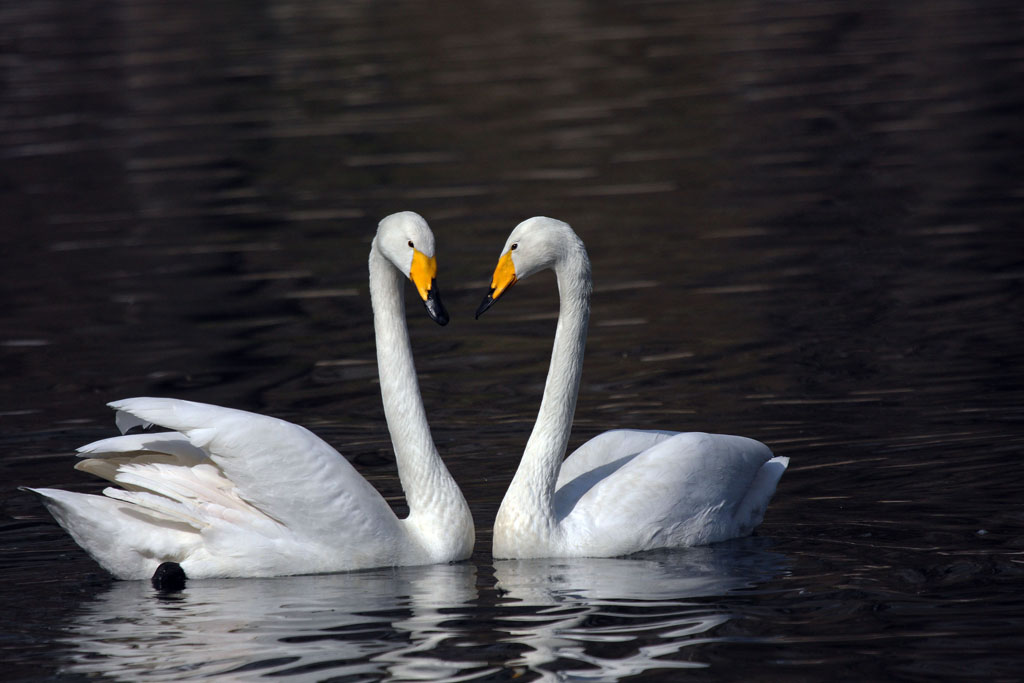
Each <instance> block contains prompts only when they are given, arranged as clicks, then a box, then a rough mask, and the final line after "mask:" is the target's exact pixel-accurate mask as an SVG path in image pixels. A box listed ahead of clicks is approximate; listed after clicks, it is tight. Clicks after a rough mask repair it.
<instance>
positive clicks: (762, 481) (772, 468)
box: [735, 456, 789, 531]
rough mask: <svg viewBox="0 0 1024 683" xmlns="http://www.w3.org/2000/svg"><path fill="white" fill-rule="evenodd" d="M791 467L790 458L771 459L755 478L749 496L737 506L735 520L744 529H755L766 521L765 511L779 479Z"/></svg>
mask: <svg viewBox="0 0 1024 683" xmlns="http://www.w3.org/2000/svg"><path fill="white" fill-rule="evenodd" d="M788 466H789V458H787V457H785V456H775V457H774V458H772V459H770V460H769V461H768V462H766V463H765V464H764V465H762V466H761V469H759V470H758V471H757V475H755V476H754V481H753V482H752V483H751V484H750V488H749V489H748V490H747V494H746V495H745V496H744V497H743V499H742V500H741V501H740V504H739V505H737V506H736V512H735V519H736V521H737V522H738V523H739V524H740V525H741V527H743V528H744V529H749V530H750V531H753V529H754V528H755V527H756V526H757V525H758V524H760V523H761V520H763V519H764V513H765V510H766V509H767V508H768V503H769V501H771V499H772V495H773V494H774V493H775V487H776V486H778V483H779V479H781V478H782V474H783V473H784V472H785V471H786V468H787V467H788Z"/></svg>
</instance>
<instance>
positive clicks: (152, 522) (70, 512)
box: [23, 487, 200, 579]
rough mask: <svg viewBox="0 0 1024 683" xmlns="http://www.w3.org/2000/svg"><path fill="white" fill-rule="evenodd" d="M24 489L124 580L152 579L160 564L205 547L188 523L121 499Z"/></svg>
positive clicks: (88, 551) (60, 491)
mask: <svg viewBox="0 0 1024 683" xmlns="http://www.w3.org/2000/svg"><path fill="white" fill-rule="evenodd" d="M23 490H26V491H31V492H32V493H35V494H37V495H38V496H40V497H41V498H42V501H43V504H44V505H45V506H46V509H47V510H49V512H50V514H51V515H53V517H54V519H56V520H57V523H58V524H60V526H61V527H63V528H64V530H65V531H67V532H68V534H69V535H70V536H71V538H73V539H74V540H75V542H76V543H78V545H80V546H81V547H82V548H83V549H85V551H86V552H87V553H88V554H89V555H90V556H91V557H92V558H93V559H94V560H96V562H98V563H99V564H100V566H102V567H103V568H104V569H106V570H107V571H108V572H110V573H111V574H113V575H114V576H116V577H117V578H119V579H145V578H149V577H150V576H151V575H152V574H153V572H154V571H155V570H156V568H157V566H159V564H160V562H162V561H165V560H171V561H181V560H184V559H185V558H186V557H187V556H188V555H189V553H190V552H191V551H192V550H193V549H194V548H195V547H196V545H197V544H198V543H199V542H200V540H199V538H200V537H199V534H198V533H197V532H196V530H195V529H193V528H191V527H190V526H189V525H188V524H182V523H181V522H178V521H175V520H174V519H173V517H171V516H163V517H161V516H159V515H154V514H151V513H150V514H147V511H145V510H144V509H142V508H140V507H139V506H137V505H132V504H126V503H125V502H123V501H121V500H117V499H115V498H110V497H105V496H97V495H92V494H86V493H76V492H74V491H63V490H60V489H48V488H37V489H36V488H28V487H25V488H24V489H23ZM121 493H125V492H123V491H122V492H121Z"/></svg>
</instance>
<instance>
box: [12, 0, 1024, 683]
mask: <svg viewBox="0 0 1024 683" xmlns="http://www.w3.org/2000/svg"><path fill="white" fill-rule="evenodd" d="M0 25H2V26H3V27H4V28H3V31H2V32H0V60H2V65H3V72H2V73H3V75H2V79H3V80H2V83H3V86H2V90H0V93H2V94H0V158H2V163H0V225H2V232H0V250H2V253H0V269H2V277H0V288H2V289H0V302H2V308H0V357H2V358H3V364H2V368H3V372H2V373H0V383H2V384H0V386H2V394H0V400H2V403H0V445H2V448H3V459H2V460H0V481H2V482H3V485H2V489H0V491H2V515H0V545H2V554H0V569H2V573H3V577H4V581H3V588H2V589H0V624H2V626H0V629H2V631H0V661H2V662H3V667H2V668H3V673H2V674H0V676H3V677H5V678H6V679H8V680H45V679H53V678H63V679H75V678H82V679H84V678H110V679H115V680H131V681H137V680H180V679H196V678H208V677H214V678H217V677H220V678H223V679H224V680H255V679H259V678H263V677H272V678H275V679H283V680H311V681H312V680H326V679H333V680H345V681H357V680H359V681H361V680H379V679H384V678H387V679H395V680H421V679H448V680H468V679H474V678H483V679H489V680H508V679H512V678H516V679H517V680H535V679H538V678H546V679H551V680H577V679H580V680H622V679H627V678H630V677H636V678H640V677H643V678H645V679H650V680H683V679H686V680H690V679H693V680H738V679H754V680H772V681H787V680H794V681H796V680H800V681H805V680H823V679H840V680H884V679H894V680H910V681H932V680H937V679H976V680H984V681H991V680H1016V679H1019V677H1020V671H1021V669H1022V668H1024V655H1022V654H1021V653H1022V652H1024V635H1022V633H1024V507H1022V500H1024V496H1022V491H1024V334H1022V321H1024V303H1022V302H1024V229H1022V225H1021V224H1022V222H1024V221H1022V216H1024V10H1022V9H1021V5H1020V3H1018V2H968V1H967V0H963V1H956V0H940V1H937V2H934V1H933V2H902V3H885V2H870V1H868V2H860V3H852V2H828V1H826V2H753V1H748V2H731V1H726V2H688V3H675V2H643V3H629V4H624V3H607V2H590V3H586V2H573V1H571V0H567V1H560V0H559V1H551V0H547V1H545V2H537V3H531V2H527V3H511V4H510V3H504V4H503V3H470V4H465V3H445V2H438V3H418V2H393V3H373V2H321V1H318V0H311V1H303V2H231V1H225V2H219V3H201V2H196V3H189V2H179V3H163V2H157V1H156V0H114V1H112V2H95V1H89V0H83V1H80V2H69V1H67V2H59V1H55V0H34V1H33V2H31V3H29V2H6V3H2V4H0ZM403 209H411V210H415V211H418V212H420V213H422V214H423V215H424V216H426V217H427V219H428V220H429V221H430V222H431V224H432V226H433V228H434V231H435V233H436V235H437V238H438V244H439V256H440V258H439V261H440V283H441V288H442V291H443V292H444V293H445V294H446V303H447V304H448V308H449V310H450V311H451V313H452V316H453V322H452V324H451V325H449V326H448V327H447V328H444V329H442V328H438V327H436V326H434V325H433V323H431V322H430V321H429V320H427V319H426V317H425V316H424V315H422V312H421V310H419V307H418V306H413V305H410V309H409V314H410V328H411V332H412V336H413V345H414V348H415V353H416V357H417V366H418V369H419V371H420V377H421V383H422V385H423V393H424V400H425V402H426V406H427V412H428V415H429V417H430V419H431V422H432V425H433V428H434V435H435V438H436V440H437V442H438V445H439V449H440V450H441V452H442V454H443V455H444V456H445V458H446V460H447V462H448V463H449V465H450V467H451V468H452V470H453V472H454V474H455V476H456V478H457V479H458V480H459V482H460V484H461V485H462V486H463V489H464V491H465V492H466V495H467V498H468V499H469V501H470V503H471V505H472V507H473V510H474V514H475V517H476V520H477V524H478V527H479V534H478V539H479V540H478V545H477V552H476V554H475V555H474V558H473V560H472V562H469V563H464V564H460V565H454V566H440V567H421V568H406V569H398V570H391V569H387V570H377V571H370V572H360V573H356V574H348V575H338V576H323V577H300V578H291V579H276V580H265V581H263V580H261V581H210V582H191V583H190V584H189V586H188V587H187V589H186V590H185V591H184V592H183V593H181V594H177V595H169V596H161V595H158V594H156V593H155V592H154V591H153V589H152V588H151V587H149V585H148V584H144V583H142V582H132V583H125V582H114V581H112V580H110V579H109V578H108V577H107V576H106V575H105V574H104V573H103V572H102V570H100V569H99V568H98V567H97V566H96V565H95V564H93V563H92V561H91V560H90V559H89V558H88V557H87V556H85V555H84V553H83V552H81V551H80V550H79V549H78V548H77V546H75V545H74V543H73V542H72V541H71V540H70V538H68V537H67V536H66V535H65V534H64V533H63V532H62V531H60V529H59V528H58V527H56V525H55V524H54V523H53V522H52V521H51V520H50V518H49V517H48V516H47V515H46V513H45V511H44V510H43V509H42V508H41V506H40V505H39V504H38V503H37V502H36V501H35V500H34V498H32V497H31V496H29V495H28V494H25V493H22V492H20V491H18V490H17V489H16V488H15V487H16V486H17V485H20V484H32V485H46V486H60V487H64V488H71V489H76V490H83V491H99V490H100V489H101V488H102V485H101V484H99V483H98V482H96V481H93V480H91V479H90V478H89V477H87V476H86V475H84V474H81V473H77V472H75V471H74V470H72V469H71V467H72V464H73V462H74V457H73V449H74V447H76V446H78V445H81V444H83V443H86V442H89V441H91V440H94V439H98V438H101V437H104V436H110V435H112V434H113V433H114V427H113V422H112V415H111V414H110V413H109V411H108V410H107V409H105V408H104V403H105V402H107V401H110V400H113V399H117V398H122V397H127V396H134V395H147V394H151V395H161V396H175V397H180V398H187V399H193V400H199V401H205V402H210V403H218V404H223V405H230V406H234V407H238V408H244V409H248V410H255V411H259V412H263V413H269V414H273V415H276V416H280V417H283V418H286V419H290V420H293V421H296V422H301V423H302V424H305V425H307V426H309V427H311V428H312V429H314V430H315V431H316V432H317V433H318V434H320V435H321V436H322V437H324V438H325V439H327V440H328V441H329V442H330V443H332V444H334V445H335V446H336V447H338V448H339V450H341V451H342V452H343V453H345V454H346V455H347V456H348V457H350V458H351V459H352V460H353V462H354V463H355V464H356V465H357V467H358V468H359V469H360V471H361V472H363V473H364V474H365V475H366V476H367V477H368V478H369V479H370V480H371V481H372V482H373V483H374V484H375V485H376V486H378V487H379V488H380V489H381V490H382V491H383V492H384V493H385V494H386V495H388V496H389V497H391V498H392V499H393V501H394V504H395V506H396V508H397V509H398V510H401V509H402V505H403V503H402V500H401V490H400V488H399V486H398V483H397V480H396V478H395V475H394V469H393V460H392V458H391V455H390V452H389V447H388V446H389V444H388V438H387V435H386V432H385V430H384V424H383V415H382V409H381V407H380V400H379V394H378V393H377V386H376V384H375V373H376V368H375V364H374V350H373V339H372V321H371V317H370V310H369V301H368V293H367V288H366V256H367V253H368V250H369V241H370V239H371V237H372V234H373V230H374V227H375V225H376V222H377V220H379V219H380V218H381V217H382V216H384V215H386V214H388V213H391V212H393V211H397V210H403ZM536 214H547V215H552V216H555V217H558V218H561V219H564V220H566V221H568V222H570V223H571V224H572V225H573V226H574V227H575V228H576V229H577V231H578V232H579V233H580V235H581V236H582V237H583V238H584V240H585V241H586V242H587V245H588V248H589V250H590V255H591V259H592V260H593V263H594V276H595V281H596V295H595V297H594V311H593V316H592V324H591V334H590V342H589V346H588V351H587V364H586V367H585V370H584V376H583V386H582V390H581V396H580V401H579V407H578V409H577V419H576V429H575V432H574V437H573V444H574V445H575V444H577V443H579V442H581V441H582V440H584V439H585V438H588V437H590V436H592V435H594V434H596V433H598V432H600V431H603V430H604V429H607V428H610V427H621V426H626V427H638V428H645V427H650V428H668V429H680V430H686V429H699V430H706V431H720V432H726V433H739V434H744V435H747V436H751V437H755V438H759V439H761V440H763V441H765V442H766V443H768V444H769V445H770V446H771V447H772V448H773V449H774V450H775V451H776V452H777V453H778V454H784V455H788V456H790V457H791V458H792V465H791V467H790V469H789V471H788V472H787V474H786V476H785V477H784V478H783V480H782V482H781V485H780V487H779V491H778V493H777V495H776V498H775V500H774V501H773V503H772V505H771V507H770V508H769V512H768V515H767V518H766V520H765V523H764V524H763V526H762V527H761V528H760V530H759V532H758V535H757V536H756V537H755V538H752V539H746V540H742V541H737V542H732V543H726V544H723V545H721V546H716V547H712V548H699V549H691V550H684V551H676V552H670V553H661V554H655V555H653V556H650V557H642V558H630V559H615V560H597V561H593V560H591V561H571V562H565V561H543V562H523V563H517V562H498V563H495V562H492V560H491V559H490V553H489V548H490V526H491V524H492V522H493V518H494V514H495V512H496V510H497V506H498V503H499V502H500V499H501V496H502V494H503V492H504V489H505V486H506V485H507V482H508V481H509V479H510V478H511V475H512V473H513V471H514V469H515V467H516V464H517V458H518V454H519V453H520V452H521V449H522V446H523V444H524V442H525V437H526V434H527V432H528V430H529V427H530V425H531V424H532V421H533V417H534V415H535V412H536V408H537V404H538V401H539V395H540V387H541V385H542V382H543V379H544V373H545V371H546V369H547V356H548V353H549V351H550V341H551V335H552V333H553V329H554V322H553V321H554V317H553V316H554V312H555V291H554V287H553V280H552V279H551V278H550V277H541V276H538V277H537V278H535V280H532V281H531V282H530V283H525V284H522V285H520V287H521V289H520V287H517V288H516V291H515V293H514V295H512V296H510V297H508V300H507V301H503V302H502V304H501V306H500V307H497V308H495V310H494V311H492V312H491V313H488V315H487V316H486V317H485V318H483V319H482V320H480V321H479V322H475V321H473V319H472V315H471V313H472V311H473V309H474V308H475V306H476V304H477V303H478V302H479V298H480V296H481V295H482V293H483V288H484V285H485V283H486V281H487V279H488V277H489V275H490V272H491V268H492V267H493V264H494V261H495V259H496V257H497V256H498V251H499V249H500V247H501V245H502V244H503V242H504V239H505V237H506V235H507V234H508V232H509V231H510V230H511V229H512V227H513V226H514V225H515V224H516V223H517V222H519V221H520V220H522V219H524V218H526V217H529V216H532V215H536Z"/></svg>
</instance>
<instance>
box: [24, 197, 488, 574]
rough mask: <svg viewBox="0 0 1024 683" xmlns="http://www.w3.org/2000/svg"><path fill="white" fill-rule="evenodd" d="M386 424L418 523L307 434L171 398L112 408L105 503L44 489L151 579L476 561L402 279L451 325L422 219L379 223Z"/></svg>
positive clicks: (106, 559)
mask: <svg viewBox="0 0 1024 683" xmlns="http://www.w3.org/2000/svg"><path fill="white" fill-rule="evenodd" d="M369 269H370V298H371V301H372V306H373V316H374V329H375V332H376V342H377V364H378V369H379V373H380V388H381V396H382V398H383V402H384V414H385V417H386V418H387V423H388V429H389V430H390V432H391V441H392V444H393V446H394V450H395V458H396V460H397V463H398V475H399V478H400V479H401V481H402V487H403V488H404V490H405V495H406V500H407V502H408V506H409V515H408V517H406V518H405V519H398V518H397V517H396V516H395V514H394V512H393V511H392V510H391V507H390V506H389V505H388V504H387V502H386V501H385V500H384V498H383V497H382V496H381V495H380V493H378V492H377V490H376V489H374V488H373V487H372V486H371V485H370V484H369V483H368V482H367V481H366V480H365V479H364V478H363V477H362V476H360V475H359V473H358V472H356V470H355V469H354V468H353V467H352V465H350V464H349V462H348V461H347V460H345V458H344V457H342V456H341V455H340V454H339V453H338V452H337V451H335V450H334V449H333V448H331V447H330V446H329V445H327V444H326V443H325V442H324V441H322V440H320V439H319V438H317V437H316V436H314V435H313V434H312V433H311V432H309V431H308V430H306V429H304V428H303V427H300V426H298V425H294V424H291V423H289V422H284V421H283V420H279V419H276V418H273V417H267V416H264V415H257V414H254V413H248V412H244V411H240V410H233V409H230V408H220V407H217V406H212V405H206V404H202V403H192V402H190V401H180V400H174V399H165V398H133V399H127V400H124V401H116V402H114V403H111V404H110V405H111V406H112V407H114V408H116V409H117V410H118V411H120V412H119V413H118V415H117V418H118V426H119V427H121V429H122V431H126V430H127V429H128V428H130V427H132V426H135V425H139V424H156V425H160V426H162V427H166V428H168V429H171V430H173V431H171V432H162V433H143V434H130V435H127V436H120V437H114V438H110V439H105V440H102V441H98V442H96V443H93V444H90V445H87V446H83V447H82V448H80V449H79V451H80V452H81V453H82V454H83V455H85V456H88V458H89V459H88V460H84V461H82V462H80V463H78V465H77V466H76V468H77V469H80V470H84V471H86V472H90V473H92V474H95V475H98V476H100V477H103V478H105V479H108V480H110V481H112V482H114V483H116V484H120V486H121V488H116V487H109V488H107V489H105V490H104V492H103V493H104V494H105V496H98V495H86V494H81V493H72V492H69V491H62V490H58V489H45V488H44V489H29V490H34V491H35V492H36V493H38V494H39V495H40V496H42V498H43V502H44V503H45V504H46V507H47V508H49V510H50V512H51V513H52V514H53V516H54V517H56V519H57V521H58V522H59V523H60V525H61V526H63V527H64V529H66V530H67V531H68V533H70V534H71V536H72V537H73V538H74V539H75V541H77V542H78V544H79V545H81V546H82V547H83V548H85V550H86V551H87V552H88V553H89V554H90V555H92V557H93V558H94V559H95V560H96V561H97V562H99V563H100V564H101V565H102V566H103V567H104V568H105V569H106V570H107V571H109V572H110V573H111V574H113V575H114V576H116V577H118V578H122V579H141V578H148V577H150V576H151V575H152V574H153V572H154V570H155V569H156V568H157V566H158V565H160V564H161V563H162V562H164V561H169V562H176V563H178V564H180V566H181V568H182V569H184V571H185V574H186V575H187V576H188V577H189V578H206V577H239V576H276V575H286V574H312V573H322V572H337V571H346V570H352V569H362V568H367V567H379V566H389V565H417V564H430V563H435V562H448V561H453V560H461V559H465V558H467V557H469V555H470V553H471V552H472V548H473V542H474V530H473V519H472V516H471V515H470V512H469V506H468V505H467V504H466V500H465V498H463V496H462V492H461V491H460V490H459V487H458V485H457V484H456V483H455V480H454V479H452V477H451V475H450V474H449V472H448V470H447V469H446V468H445V466H444V463H443V462H442V461H441V458H440V456H439V455H438V453H437V449H436V448H435V446H434V441H433V439H432V438H431V435H430V427H429V426H428V425H427V418H426V414H425V413H424V409H423V401H422V399H421V397H420V391H419V385H418V383H417V380H416V370H415V368H414V367H413V359H412V351H411V349H410V345H409V333H408V330H407V329H406V324H405V305H404V293H403V288H402V283H403V280H404V278H405V277H408V278H409V279H411V280H412V282H413V284H414V285H415V286H416V289H417V291H418V292H419V295H420V297H422V299H423V301H424V303H425V304H426V307H427V312H428V313H429V314H430V317H431V318H433V319H434V320H435V321H436V322H438V323H440V324H442V325H444V324H446V323H447V322H448V314H447V312H446V311H445V310H444V306H443V305H442V304H441V300H440V296H439V294H438V290H437V286H436V283H435V281H434V277H435V273H436V272H437V262H436V260H435V258H434V235H433V234H432V233H431V231H430V228H429V227H428V226H427V223H426V221H424V220H423V218H421V217H420V216H419V215H417V214H415V213H411V212H403V213H397V214H393V215H391V216H388V217H387V218H385V219H384V220H382V221H381V222H380V225H379V227H378V230H377V235H376V237H375V238H374V240H373V245H372V246H371V248H370V263H369Z"/></svg>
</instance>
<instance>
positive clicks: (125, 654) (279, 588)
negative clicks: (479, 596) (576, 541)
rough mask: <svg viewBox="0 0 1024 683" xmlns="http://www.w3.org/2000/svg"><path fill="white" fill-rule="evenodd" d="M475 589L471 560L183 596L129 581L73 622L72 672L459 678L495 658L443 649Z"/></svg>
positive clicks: (133, 676) (202, 589) (226, 583)
mask: <svg viewBox="0 0 1024 683" xmlns="http://www.w3.org/2000/svg"><path fill="white" fill-rule="evenodd" d="M475 596H476V571H475V568H474V567H472V566H471V565H466V564H460V565H435V566H429V567H410V568H402V569H395V570H391V569H387V570H376V571H367V572H355V573H350V574H331V575H324V576H301V577H292V578H281V579H256V580H237V581H233V580H209V581H192V582H190V583H189V585H188V586H187V588H186V590H184V591H183V592H181V593H179V594H173V595H160V594H158V593H156V592H155V591H154V590H153V589H152V588H151V587H150V586H149V584H148V583H147V582H143V581H125V582H118V583H115V584H114V585H113V586H111V588H110V590H109V591H107V592H106V593H104V594H102V595H100V596H98V597H97V598H96V599H95V600H94V601H92V602H90V603H88V604H86V605H85V606H84V608H83V611H82V612H81V614H79V615H78V617H77V618H76V620H75V621H74V623H72V624H71V625H70V627H69V630H70V631H71V635H70V636H69V641H70V643H71V644H73V645H74V648H75V650H74V652H75V654H74V655H73V657H72V661H71V662H70V663H69V665H68V666H67V671H68V672H69V673H83V674H102V675H104V676H109V677H112V678H117V679H122V680H177V679H180V678H181V677H183V676H189V677H192V676H194V677H206V676H217V675H225V676H229V677H232V678H235V677H237V678H256V677H261V676H287V677H288V679H289V680H300V681H306V680H308V681H317V680H323V678H325V677H327V676H352V677H354V678H357V677H358V676H371V677H378V676H381V675H387V676H390V677H394V678H400V679H423V680H433V679H440V678H449V677H453V676H455V675H457V674H458V673H459V672H461V671H463V670H473V669H479V668H480V667H482V666H484V663H483V662H476V661H472V660H471V659H468V658H467V660H466V661H452V662H449V661H444V660H442V659H440V658H438V657H437V656H435V655H434V654H433V651H434V649H435V648H437V647H438V645H439V644H440V643H442V642H443V641H445V640H448V639H451V638H455V637H457V636H458V635H459V633H458V631H459V627H457V626H451V625H449V623H448V622H449V620H450V619H451V618H452V616H451V615H452V613H457V612H458V611H459V610H460V609H465V607H464V606H465V605H466V604H467V603H469V602H470V601H472V600H473V599H474V598H475Z"/></svg>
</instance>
